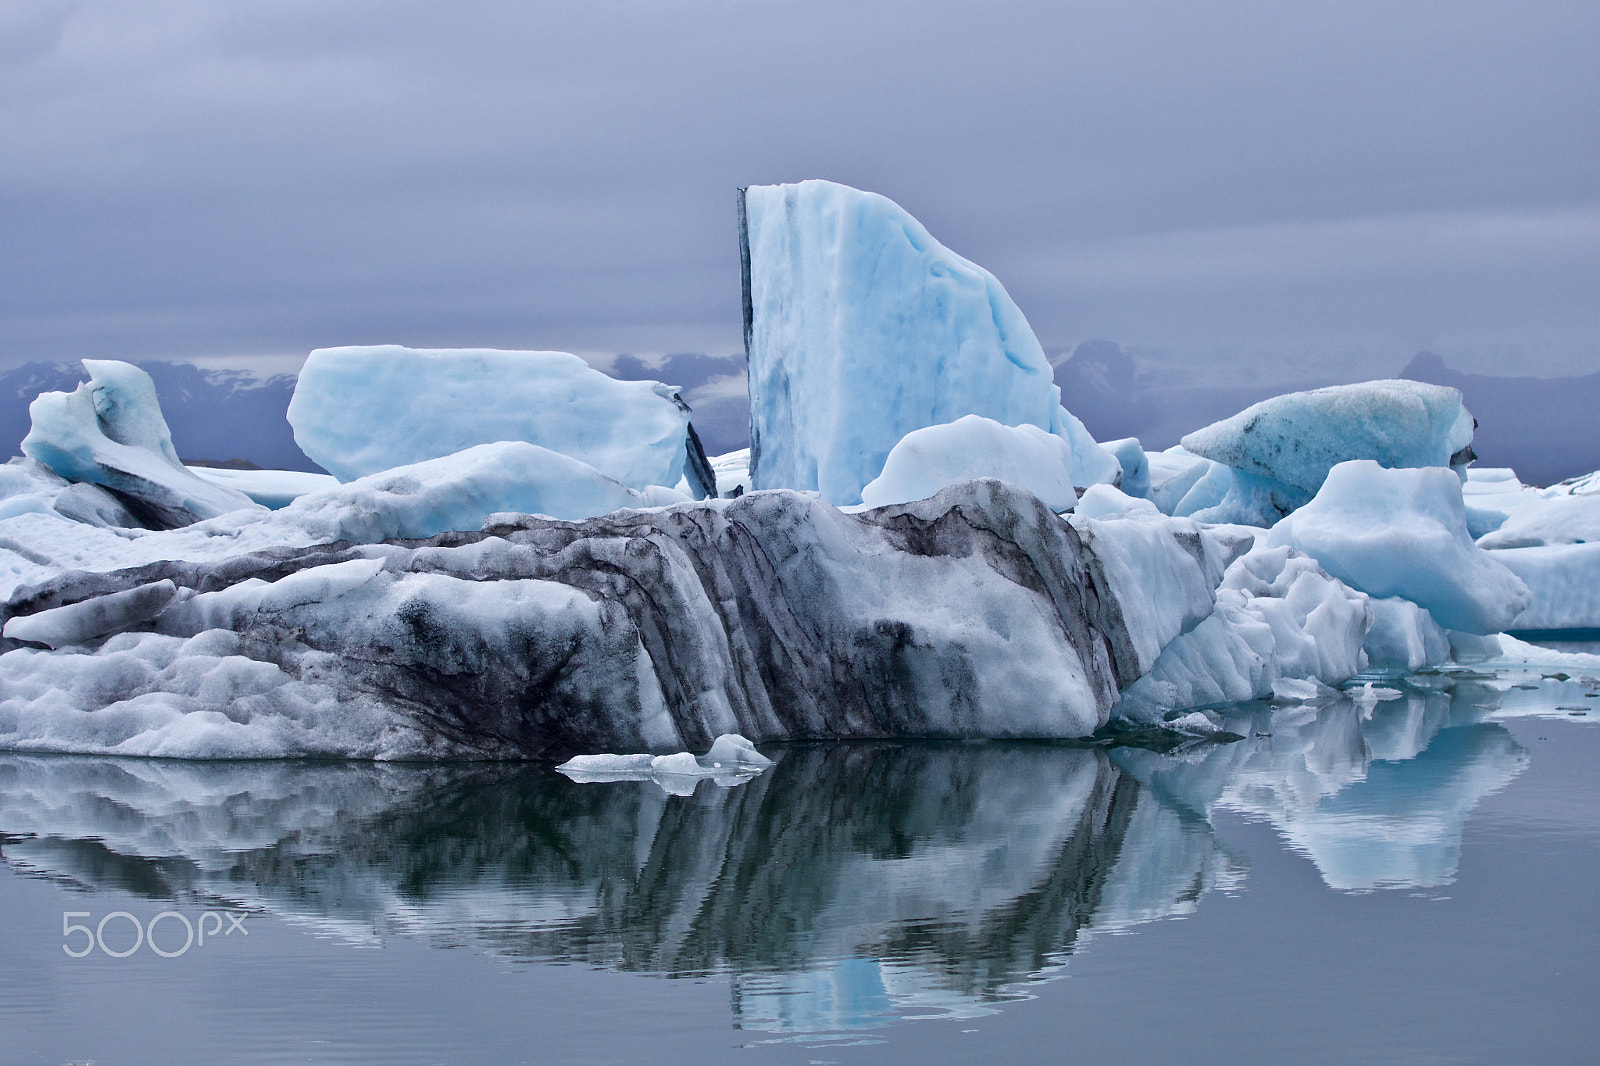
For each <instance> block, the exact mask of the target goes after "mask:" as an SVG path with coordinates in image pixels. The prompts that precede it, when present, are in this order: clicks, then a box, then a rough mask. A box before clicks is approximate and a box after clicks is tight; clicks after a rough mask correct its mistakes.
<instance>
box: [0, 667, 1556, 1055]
mask: <svg viewBox="0 0 1600 1066" xmlns="http://www.w3.org/2000/svg"><path fill="white" fill-rule="evenodd" d="M1496 696H1497V693H1495V691H1494V690H1493V689H1490V688H1487V687H1483V686H1476V685H1473V684H1471V683H1457V684H1456V685H1455V687H1454V689H1453V691H1452V690H1449V689H1445V688H1441V689H1439V690H1438V691H1430V692H1408V694H1407V695H1406V696H1405V697H1404V698H1403V699H1399V700H1394V701H1391V702H1388V703H1380V704H1378V705H1376V706H1373V705H1371V704H1370V703H1367V704H1361V703H1355V702H1352V701H1348V700H1343V701H1339V702H1336V703H1332V704H1329V705H1326V706H1323V707H1320V708H1292V709H1283V708H1279V709H1277V710H1276V711H1273V710H1271V709H1268V708H1262V709H1259V710H1250V709H1241V710H1240V711H1238V712H1236V713H1235V714H1234V715H1233V719H1232V721H1231V722H1230V725H1231V727H1232V728H1233V730H1234V731H1235V732H1238V733H1241V734H1244V735H1246V736H1251V739H1248V740H1245V741H1241V742H1238V743H1234V744H1222V745H1216V744H1201V745H1198V746H1191V747H1188V748H1182V749H1179V750H1178V751H1176V752H1172V753H1169V754H1165V755H1162V754H1157V753H1155V752H1150V751H1144V750H1139V749H1132V748H1116V749H1110V750H1109V751H1108V750H1105V749H1100V748H1086V747H1070V746H1061V745H1046V744H1037V745H1030V744H982V745H952V744H938V745H936V744H894V743H881V744H832V745H826V746H793V747H789V748H787V749H782V750H778V751H776V752H774V753H773V754H775V755H776V757H777V760H776V764H775V765H774V766H773V767H772V768H771V769H770V770H769V771H768V772H767V773H765V774H764V775H762V776H761V777H758V778H755V779H753V780H750V781H748V782H747V783H744V784H741V785H737V786H734V787H719V786H718V785H717V784H715V783H712V782H709V781H708V782H704V783H702V784H701V785H700V786H699V787H698V788H697V789H695V791H694V792H693V794H691V795H689V796H681V797H680V796H670V795H667V794H666V793H664V792H663V791H662V790H661V789H660V788H658V787H657V786H656V785H654V784H653V783H649V782H619V783H614V784H603V785H577V784H574V783H572V782H570V781H568V780H566V779H565V778H563V777H561V776H560V775H558V774H556V773H554V772H553V771H550V770H547V769H545V768H543V767H531V766H525V765H507V764H476V765H455V766H403V765H393V764H389V765H384V764H370V763H368V764H327V763H320V764H319V763H305V762H284V763H249V764H205V763H183V762H163V761H153V760H131V759H130V760H111V759H100V758H81V757H72V756H53V757H51V756H23V755H3V756H0V847H3V852H4V857H5V860H6V862H7V863H8V865H9V866H10V867H11V868H12V869H13V870H16V871H19V872H24V873H30V874H34V875H40V876H48V877H51V878H54V879H58V880H62V881H65V882H68V883H75V884H78V885H83V886H88V887H92V888H106V889H116V890H120V891H125V892H131V893H134V894H138V895H142V896H144V897H147V898H150V899H154V900H163V901H168V900H170V901H175V902H179V903H195V904H200V905H207V904H211V903H214V902H216V901H223V902H226V903H227V904H228V905H230V906H243V907H248V908H252V909H255V910H257V911H259V912H265V913H271V914H274V915H278V916H280V917H282V918H284V919H285V920H288V921H291V922H298V923H303V924H306V925H309V926H310V927H312V928H314V929H316V930H318V931H325V932H333V933H336V934H338V935H339V936H342V937H346V938H350V939H353V940H377V939H381V938H383V937H387V936H397V935H398V936H413V937H420V938H424V939H427V940H429V941H431V942H433V943H436V944H439V945H462V946H470V947H472V948H475V949H477V950H481V951H485V952H487V953H489V954H492V955H495V956H499V957H502V958H507V959H511V960H527V961H534V962H537V961H566V962H579V963H584V964H588V965H593V966H597V967H604V968H608V969H618V970H628V971H639V972H648V973H657V974H663V975H670V976H682V975H703V974H723V973H726V974H728V975H730V977H731V980H732V985H733V987H732V993H733V994H732V1004H733V1012H734V1024H735V1025H737V1026H739V1027H742V1028H747V1029H755V1030H766V1031H772V1032H779V1033H783V1032H788V1033H820V1032H830V1031H831V1032H848V1031H854V1030H860V1029H864V1028H871V1027H874V1026H878V1025H882V1024H886V1023H887V1022H888V1021H890V1020H892V1019H895V1018H904V1017H919V1016H943V1017H950V1016H970V1015H974V1014H981V1013H987V1012H989V1011H992V1010H993V1009H994V1006H995V1004H996V1003H999V1002H1001V1001H1004V1000H1007V999H1011V998H1016V997H1018V996H1025V995H1027V994H1028V991H1027V989H1026V983H1027V982H1029V981H1033V980H1038V979H1041V978H1045V977H1048V976H1050V975H1051V974H1053V973H1056V972H1058V971H1059V970H1060V968H1061V967H1062V966H1063V965H1065V963H1066V960H1067V958H1068V956H1070V954H1071V953H1072V952H1073V951H1074V950H1075V949H1076V948H1077V947H1078V946H1079V944H1080V943H1082V942H1084V941H1086V940H1087V939H1089V938H1091V937H1092V936H1093V935H1094V934H1096V933H1104V932H1108V931H1117V930H1122V929H1126V928H1129V927H1131V926H1133V925H1136V924H1138V923H1142V922H1149V921H1154V920H1158V919H1162V918H1168V917H1173V916H1178V915H1182V914H1185V913H1188V912H1190V911H1192V910H1193V909H1194V908H1195V907H1196V906H1197V904H1198V902H1199V900H1200V899H1201V898H1202V897H1203V896H1204V895H1205V894H1206V893H1207V892H1209V891H1211V890H1213V889H1216V888H1226V887H1229V886H1231V885H1234V884H1237V883H1239V882H1240V880H1241V879H1242V878H1243V876H1244V868H1245V867H1244V863H1243V861H1242V860H1241V859H1240V858H1239V857H1237V856H1235V855H1233V854H1230V853H1229V852H1228V851H1227V850H1226V849H1225V848H1224V847H1223V846H1221V845H1219V843H1218V841H1217V839H1216V836H1215V834H1214V832H1213V829H1212V826H1211V824H1210V821H1209V817H1210V814H1211V812H1212V811H1214V810H1218V809H1226V810H1232V811H1239V812H1244V813H1246V814H1249V815H1252V816H1257V817H1262V818H1265V819H1268V820H1270V821H1271V822H1272V824H1273V825H1274V826H1276V827H1277V828H1278V830H1279V831H1280V832H1281V833H1282V834H1283V836H1284V837H1285V839H1286V840H1288V841H1289V842H1290V843H1291V844H1292V845H1293V846H1294V847H1296V848H1297V849H1299V850H1301V851H1302V852H1303V853H1305V854H1306V855H1307V856H1309V857H1310V858H1311V860H1312V861H1313V862H1314V863H1316V865H1317V867H1318V869H1319V870H1320V871H1321V872H1322V875H1323V877H1324V879H1325V880H1326V881H1327V883H1328V884H1329V885H1330V886H1332V887H1334V888H1338V889H1370V888H1374V887H1379V886H1391V885H1416V886H1429V885H1438V884H1443V883H1445V882H1447V881H1448V880H1449V879H1450V878H1451V877H1452V876H1453V875H1454V871H1455V868H1456V864H1457V859H1458V853H1459V849H1460V839H1461V831H1462V826H1463V824H1464V822H1465V820H1466V816H1467V813H1468V812H1469V811H1470V809H1471V808H1472V806H1473V805H1474V804H1475V803H1476V802H1477V801H1478V800H1479V799H1480V798H1481V797H1482V796H1483V795H1485V794H1487V793H1488V792H1490V791H1492V790H1494V789H1495V788H1498V787H1500V786H1501V785H1503V784H1505V783H1506V782H1507V781H1509V780H1510V779H1511V778H1512V777H1513V776H1515V775H1516V774H1517V773H1518V772H1520V770H1521V769H1522V768H1523V767H1524V766H1525V765H1526V764H1527V758H1528V757H1527V753H1526V752H1525V751H1524V750H1523V749H1522V748H1520V747H1519V746H1518V745H1517V744H1516V743H1515V741H1513V740H1512V738H1511V737H1510V735H1509V734H1508V733H1507V732H1506V731H1505V730H1504V729H1503V728H1502V727H1500V726H1498V725H1496V724H1493V723H1488V722H1485V721H1484V720H1483V718H1484V715H1485V713H1486V711H1485V708H1486V707H1492V705H1493V701H1494V699H1495V697H1496ZM1257 732H1260V733H1268V732H1270V733H1271V736H1270V737H1253V736H1252V734H1253V733H1257Z"/></svg>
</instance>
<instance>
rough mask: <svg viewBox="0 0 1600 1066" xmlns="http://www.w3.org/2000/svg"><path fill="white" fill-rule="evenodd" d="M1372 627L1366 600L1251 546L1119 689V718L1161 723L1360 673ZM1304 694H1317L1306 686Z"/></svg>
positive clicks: (1297, 560)
mask: <svg viewBox="0 0 1600 1066" xmlns="http://www.w3.org/2000/svg"><path fill="white" fill-rule="evenodd" d="M1371 622H1372V614H1371V611H1370V609H1369V608H1368V606H1367V597H1366V596H1363V595H1362V594H1361V593H1359V592H1356V591H1354V590H1352V589H1350V588H1348V587H1346V586H1345V585H1344V584H1342V583H1341V582H1339V581H1337V580H1335V579H1333V578H1331V577H1329V575H1328V574H1327V573H1326V572H1324V571H1323V569H1322V568H1321V567H1319V566H1318V565H1317V562H1316V560H1314V559H1311V558H1308V557H1307V556H1305V555H1302V554H1301V553H1299V552H1297V551H1294V550H1292V549H1290V548H1288V547H1267V546H1260V547H1254V548H1252V549H1251V550H1250V551H1248V552H1246V553H1245V554H1244V555H1241V556H1240V557H1239V558H1238V559H1236V560H1234V562H1233V563H1232V564H1230V565H1229V567H1228V570H1227V572H1226V574H1225V575H1224V576H1223V579H1222V583H1221V587H1220V588H1219V589H1218V590H1217V592H1216V609H1215V610H1213V611H1212V612H1211V613H1210V614H1208V615H1207V616H1205V617H1204V618H1203V619H1202V620H1201V621H1200V622H1199V624H1197V625H1195V626H1193V627H1192V628H1190V629H1187V630H1186V631H1184V632H1183V633H1181V634H1179V635H1178V636H1177V637H1176V638H1175V639H1173V640H1172V641H1171V642H1169V643H1168V644H1167V645H1166V646H1165V647H1164V648H1163V649H1162V650H1161V654H1160V656H1159V657H1158V658H1157V659H1156V661H1155V663H1154V664H1153V665H1152V667H1151V669H1150V671H1149V672H1148V673H1147V674H1145V675H1144V676H1143V677H1141V678H1140V679H1139V680H1138V681H1136V682H1135V683H1133V684H1132V685H1130V686H1129V687H1128V688H1127V689H1126V690H1124V692H1123V695H1122V702H1121V703H1120V704H1119V705H1118V707H1117V711H1116V713H1117V715H1118V716H1119V717H1122V718H1124V719H1127V720H1130V721H1135V722H1150V723H1156V722H1160V721H1161V720H1162V718H1163V717H1164V716H1165V715H1166V714H1167V713H1168V712H1170V711H1172V710H1174V709H1180V708H1184V707H1204V706H1211V705H1217V704H1224V703H1233V702H1237V701H1240V700H1251V699H1261V698H1265V697H1270V696H1273V695H1292V696H1294V697H1296V698H1300V697H1303V696H1304V695H1305V694H1306V693H1305V691H1304V690H1303V688H1302V687H1300V686H1295V685H1287V686H1286V685H1284V684H1283V682H1285V681H1286V680H1287V681H1291V682H1296V681H1298V682H1305V681H1312V682H1316V683H1318V684H1321V685H1334V684H1338V683H1340V682H1342V681H1345V680H1347V679H1348V678H1350V677H1351V676H1353V675H1354V674H1356V673H1358V672H1359V671H1360V670H1361V669H1362V668H1363V667H1364V666H1365V665H1366V660H1365V657H1364V656H1363V653H1362V645H1363V642H1364V639H1365V637H1366V634H1367V630H1368V628H1369V627H1370V625H1371ZM1312 691H1315V689H1313V690H1312Z"/></svg>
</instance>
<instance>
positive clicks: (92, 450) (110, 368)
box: [22, 359, 260, 529]
mask: <svg viewBox="0 0 1600 1066" xmlns="http://www.w3.org/2000/svg"><path fill="white" fill-rule="evenodd" d="M83 368H84V369H85V370H87V371H88V372H89V380H88V381H87V382H85V383H84V384H82V385H79V386H78V388H77V390H76V391H74V392H46V393H41V394H40V395H39V397H38V398H37V399H35V400H34V401H33V403H32V404H30V405H29V407H28V414H29V416H30V417H31V418H32V419H33V427H32V428H31V429H30V430H29V431H28V435H27V436H26V437H24V438H23V440H22V453H23V454H24V455H26V456H28V457H29V458H31V459H36V460H38V461H39V462H40V463H42V464H44V465H45V466H47V467H49V468H50V469H51V470H53V471H55V472H56V473H57V474H59V475H61V476H62V477H64V478H66V479H67V480H68V481H75V482H86V483H88V484H92V485H100V486H103V487H105V488H106V489H109V490H110V491H112V492H113V493H115V494H116V495H117V499H118V500H119V501H120V502H121V503H122V504H123V505H124V506H125V507H126V508H127V509H128V510H129V511H130V512H132V514H133V515H134V517H136V518H138V519H139V521H140V522H142V523H143V524H145V525H149V526H152V527H154V528H156V529H170V528H172V527H175V526H186V525H189V524H190V523H192V522H197V521H200V520H201V519H205V518H214V517H216V516H217V515H220V514H226V513H227V512H229V511H237V510H250V509H255V508H259V507H260V504H257V503H256V502H255V501H254V500H252V499H250V497H248V496H246V495H245V494H244V493H242V492H235V491H234V490H233V489H230V488H226V487H224V486H222V485H217V484H214V483H212V482H210V481H207V480H205V479H203V478H200V477H198V476H196V475H195V474H194V473H192V472H191V471H190V470H188V469H187V468H186V467H185V466H184V465H183V463H181V462H179V460H178V453H177V451H176V450H175V449H174V448H173V447H172V433H171V432H170V431H169V430H168V429H167V422H166V419H165V418H163V417H162V415H161V404H160V403H159V401H157V399H156V387H155V383H154V382H153V381H151V380H150V375H149V374H147V373H145V372H144V371H143V370H140V369H139V368H138V367H136V366H134V365H133V364H132V363H123V362H119V361H117V360H114V359H85V360H83Z"/></svg>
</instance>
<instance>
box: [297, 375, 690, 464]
mask: <svg viewBox="0 0 1600 1066" xmlns="http://www.w3.org/2000/svg"><path fill="white" fill-rule="evenodd" d="M289 423H290V424H291V425H292V426H293V427H294V437H295V441H296V443H298V444H299V445H300V447H301V449H302V450H303V451H304V452H305V453H306V454H307V455H308V456H310V457H311V458H312V459H313V460H315V461H316V462H317V463H318V464H320V465H321V466H322V467H323V468H324V469H326V470H327V471H328V472H329V473H331V474H333V475H334V476H335V477H337V478H339V480H341V481H353V480H355V479H356V478H359V477H364V476H366V475H368V474H374V473H377V472H379V471H381V470H388V469H391V468H393V467H397V466H406V465H409V464H411V463H417V462H421V461H423V460H425V459H437V458H439V457H441V456H445V455H450V454H452V453H455V452H459V451H463V450H465V449H467V448H470V447H472V446H474V445H479V444H491V443H494V442H496V441H527V442H529V443H531V444H537V445H539V446H541V447H544V448H548V449H550V450H551V451H554V452H560V453H561V454H563V455H568V456H571V457H573V458H574V459H577V460H579V461H581V462H584V463H587V464H588V465H589V466H592V467H594V468H595V469H597V470H599V471H600V472H601V473H603V474H605V475H606V476H607V477H610V478H612V479H614V480H616V481H620V482H621V483H623V484H624V485H627V486H628V487H629V488H633V489H643V488H645V487H646V486H649V485H665V486H669V487H670V486H673V485H676V484H678V482H679V480H680V479H681V478H683V477H684V476H685V474H690V475H694V474H695V472H696V470H697V469H699V468H700V467H701V466H703V460H704V457H703V456H701V457H700V462H699V464H695V463H688V462H687V460H688V456H689V452H690V450H691V449H697V448H698V445H697V444H696V445H691V443H690V440H691V438H690V434H689V408H688V405H687V404H685V403H684V402H683V401H682V400H680V399H678V396H677V391H676V390H675V389H672V388H670V387H669V386H666V385H662V384H660V383H659V382H654V381H618V380H616V379H614V378H611V377H608V376H606V375H605V374H602V373H600V372H599V371H598V370H595V369H594V368H592V367H591V366H589V364H587V363H585V362H584V361H583V360H582V359H579V358H578V357H577V356H575V355H569V354H567V353H566V352H522V351H497V350H493V349H479V348H463V349H423V348H416V349H413V348H403V347H400V346H399V345H392V344H391V345H375V346H368V347H348V348H319V349H317V350H316V351H314V352H312V353H311V355H310V357H309V358H308V359H307V360H306V363H305V366H304V367H302V368H301V370H300V378H299V381H298V382H297V383H296V384H295V390H294V397H293V399H291V400H290V401H289ZM705 469H706V470H709V468H705ZM691 483H693V479H692V481H691ZM701 494H702V495H704V492H703V491H702V492H701Z"/></svg>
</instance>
